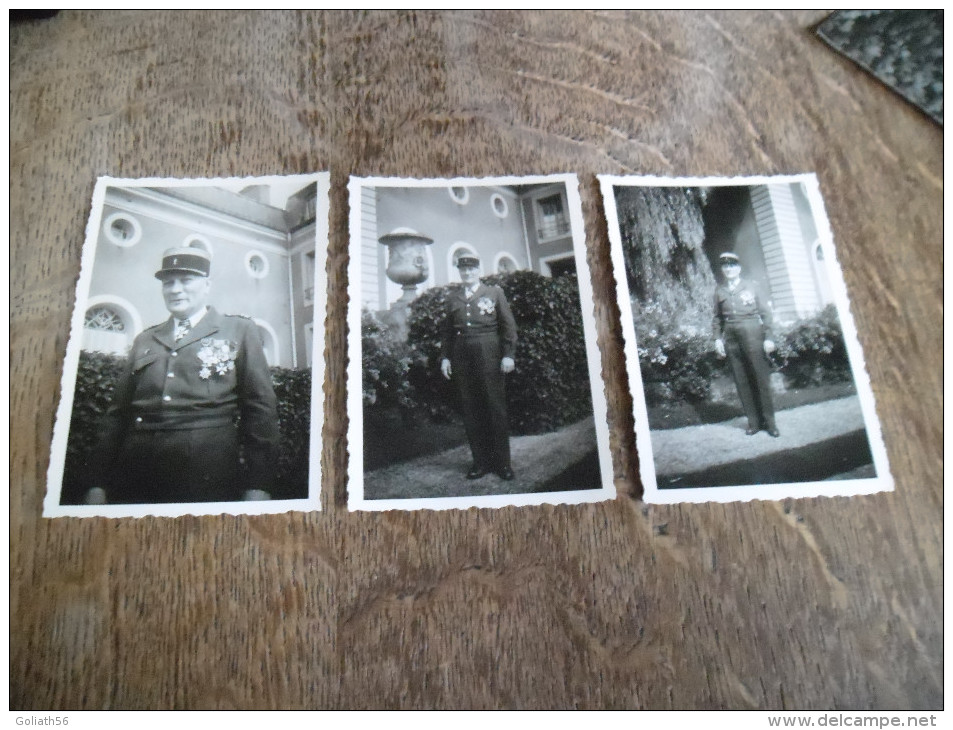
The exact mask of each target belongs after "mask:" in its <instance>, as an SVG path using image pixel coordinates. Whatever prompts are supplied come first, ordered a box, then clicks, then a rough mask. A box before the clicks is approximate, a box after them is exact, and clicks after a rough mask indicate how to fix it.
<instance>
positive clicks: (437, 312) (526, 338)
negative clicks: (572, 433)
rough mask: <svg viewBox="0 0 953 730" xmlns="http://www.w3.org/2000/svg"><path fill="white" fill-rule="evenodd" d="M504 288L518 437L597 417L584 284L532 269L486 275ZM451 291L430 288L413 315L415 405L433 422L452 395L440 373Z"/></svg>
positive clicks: (512, 413) (510, 400) (513, 424)
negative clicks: (513, 331) (511, 330)
mask: <svg viewBox="0 0 953 730" xmlns="http://www.w3.org/2000/svg"><path fill="white" fill-rule="evenodd" d="M483 281H484V283H486V284H490V285H496V286H499V287H501V288H502V289H503V293H504V294H505V295H506V298H507V301H508V302H509V304H510V308H511V309H512V311H513V317H514V319H515V320H516V326H517V330H518V339H517V345H516V358H515V360H516V370H515V371H514V372H513V373H511V374H510V375H508V376H507V405H508V413H509V419H510V429H511V432H512V433H514V434H531V433H544V432H547V431H555V430H556V429H559V428H561V427H563V426H565V425H567V424H570V423H573V422H575V421H578V420H579V419H581V418H583V417H585V416H587V415H590V414H591V413H592V395H591V391H590V384H589V366H588V360H587V357H586V343H585V336H584V334H583V329H582V311H581V308H580V302H579V285H578V283H577V281H576V278H575V277H571V276H563V277H557V278H554V279H550V278H547V277H544V276H541V275H540V274H536V273H534V272H531V271H517V272H513V273H510V274H502V275H496V276H487V277H485V278H484V279H483ZM449 292H450V287H448V286H445V287H439V288H433V289H429V290H428V291H426V292H424V293H423V294H421V295H420V296H419V297H417V299H415V300H414V301H413V303H412V304H411V306H410V313H409V317H408V326H409V335H408V342H409V345H410V352H409V358H410V359H409V364H408V380H409V383H410V386H411V388H410V393H409V395H410V397H411V399H412V400H413V403H414V405H415V406H416V407H417V408H419V409H423V410H424V411H425V412H427V413H428V414H430V415H431V416H432V417H436V418H441V417H446V416H447V415H448V404H449V403H452V402H453V401H454V397H455V393H454V389H453V388H452V387H451V386H450V383H448V381H446V380H445V379H444V378H443V376H442V375H441V374H440V337H441V333H440V326H441V323H442V321H443V319H444V317H445V313H446V301H447V295H448V294H449Z"/></svg>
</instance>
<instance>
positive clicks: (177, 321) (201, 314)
mask: <svg viewBox="0 0 953 730" xmlns="http://www.w3.org/2000/svg"><path fill="white" fill-rule="evenodd" d="M206 314H208V307H202V308H201V309H200V310H199V311H198V312H196V313H195V314H193V315H192V316H191V317H189V318H188V320H189V325H190V326H191V327H195V325H197V324H198V323H199V322H201V321H202V317H204V316H205V315H206ZM184 321H185V320H184V319H178V318H176V319H175V326H176V327H178V326H179V325H180V324H182V323H183V322H184Z"/></svg>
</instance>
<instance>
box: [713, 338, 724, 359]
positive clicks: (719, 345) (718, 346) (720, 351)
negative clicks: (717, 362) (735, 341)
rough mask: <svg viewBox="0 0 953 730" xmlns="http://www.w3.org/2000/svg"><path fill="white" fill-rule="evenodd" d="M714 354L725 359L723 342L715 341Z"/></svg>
mask: <svg viewBox="0 0 953 730" xmlns="http://www.w3.org/2000/svg"><path fill="white" fill-rule="evenodd" d="M715 354H716V355H718V357H725V354H726V353H725V341H724V340H715Z"/></svg>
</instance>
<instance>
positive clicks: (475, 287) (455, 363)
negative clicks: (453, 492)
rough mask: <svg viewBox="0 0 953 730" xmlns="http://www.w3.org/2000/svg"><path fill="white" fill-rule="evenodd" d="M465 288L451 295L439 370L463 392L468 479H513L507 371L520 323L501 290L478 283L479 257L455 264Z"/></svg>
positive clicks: (509, 369) (444, 327) (511, 369)
mask: <svg viewBox="0 0 953 730" xmlns="http://www.w3.org/2000/svg"><path fill="white" fill-rule="evenodd" d="M457 268H458V269H459V270H460V279H461V280H462V282H463V284H462V286H460V287H458V288H455V289H454V290H453V291H452V292H451V293H450V297H449V302H448V305H447V315H446V319H445V320H444V325H443V332H442V340H441V363H440V371H441V372H442V373H443V377H445V378H447V379H448V380H450V379H452V380H454V381H455V383H456V385H457V391H458V392H459V394H460V405H461V408H462V410H463V424H464V426H465V427H466V431H467V439H468V440H469V441H470V451H471V453H472V454H473V465H472V466H471V467H470V471H469V472H468V473H467V479H479V478H480V477H482V476H484V475H486V474H487V473H489V472H495V473H496V474H497V475H499V476H500V477H501V478H502V479H505V480H507V481H509V480H511V479H513V469H512V468H511V466H510V437H509V426H508V424H507V416H506V373H509V372H512V371H513V368H514V367H515V361H514V359H513V358H514V356H515V354H516V321H515V320H514V319H513V314H512V312H511V311H510V305H509V304H508V303H507V301H506V297H505V296H504V294H503V290H502V289H500V288H499V287H498V286H487V285H485V284H483V283H481V282H480V259H479V258H477V257H476V256H461V257H460V258H459V259H458V260H457Z"/></svg>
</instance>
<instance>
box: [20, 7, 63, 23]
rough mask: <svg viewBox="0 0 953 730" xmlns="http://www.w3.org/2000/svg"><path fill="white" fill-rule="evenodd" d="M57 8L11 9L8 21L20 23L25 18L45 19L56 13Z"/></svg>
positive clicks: (25, 19)
mask: <svg viewBox="0 0 953 730" xmlns="http://www.w3.org/2000/svg"><path fill="white" fill-rule="evenodd" d="M58 12H60V11H59V10H11V11H10V23H11V24H12V23H22V22H24V21H27V20H46V19H47V18H52V17H53V16H54V15H56V14H57V13H58Z"/></svg>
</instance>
